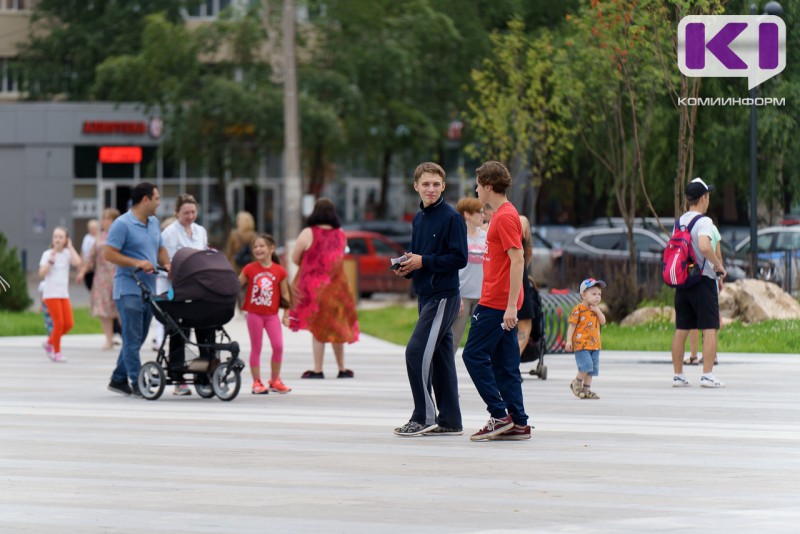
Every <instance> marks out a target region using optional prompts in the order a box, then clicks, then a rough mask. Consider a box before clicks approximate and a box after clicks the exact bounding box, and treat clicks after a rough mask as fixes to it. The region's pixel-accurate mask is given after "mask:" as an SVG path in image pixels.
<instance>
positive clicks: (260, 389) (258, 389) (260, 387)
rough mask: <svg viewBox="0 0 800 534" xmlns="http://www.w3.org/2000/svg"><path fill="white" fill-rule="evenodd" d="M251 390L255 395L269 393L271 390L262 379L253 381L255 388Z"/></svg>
mask: <svg viewBox="0 0 800 534" xmlns="http://www.w3.org/2000/svg"><path fill="white" fill-rule="evenodd" d="M250 391H251V392H252V393H253V395H267V394H268V393H269V390H268V389H267V388H266V386H264V384H262V383H261V380H256V381H255V382H253V389H252V390H250Z"/></svg>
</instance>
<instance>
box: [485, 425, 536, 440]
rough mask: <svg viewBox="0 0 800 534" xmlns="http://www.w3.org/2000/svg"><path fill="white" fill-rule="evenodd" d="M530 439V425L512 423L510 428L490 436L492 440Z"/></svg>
mask: <svg viewBox="0 0 800 534" xmlns="http://www.w3.org/2000/svg"><path fill="white" fill-rule="evenodd" d="M523 439H531V427H530V425H524V426H523V425H514V426H513V427H512V428H511V430H509V431H507V432H503V433H502V434H500V435H499V436H495V437H493V438H492V441H522V440H523Z"/></svg>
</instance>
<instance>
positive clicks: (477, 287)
mask: <svg viewBox="0 0 800 534" xmlns="http://www.w3.org/2000/svg"><path fill="white" fill-rule="evenodd" d="M485 252H486V230H484V229H483V228H478V235H477V236H475V237H470V236H469V235H467V265H466V267H464V268H463V269H461V270H459V271H458V279H459V282H460V283H459V290H460V292H461V298H464V299H479V298H481V286H482V284H483V254H484V253H485Z"/></svg>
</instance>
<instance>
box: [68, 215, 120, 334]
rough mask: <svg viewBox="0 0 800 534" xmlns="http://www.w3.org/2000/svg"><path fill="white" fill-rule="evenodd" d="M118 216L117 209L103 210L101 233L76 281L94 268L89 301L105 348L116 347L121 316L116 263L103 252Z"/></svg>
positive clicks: (79, 280)
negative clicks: (116, 321)
mask: <svg viewBox="0 0 800 534" xmlns="http://www.w3.org/2000/svg"><path fill="white" fill-rule="evenodd" d="M117 217H119V211H118V210H117V209H115V208H107V209H105V210H103V219H102V220H101V221H100V228H101V230H100V234H99V235H98V236H97V239H96V240H95V243H94V246H93V247H92V248H91V250H90V252H89V257H88V259H87V261H86V262H84V264H83V268H82V269H81V270H80V272H79V273H78V276H77V277H76V281H77V282H78V283H80V282H81V280H82V279H83V277H84V276H86V273H87V272H88V271H89V270H92V269H94V281H93V282H92V291H91V293H90V295H89V302H90V303H91V314H92V315H93V316H94V317H97V318H98V319H100V326H101V327H102V328H103V334H104V335H105V336H106V342H105V344H104V345H103V350H111V349H112V348H114V319H116V318H117V317H119V315H117V307H116V306H115V305H114V298H113V293H114V264H113V263H111V262H108V261H106V259H105V255H104V254H103V248H104V247H105V245H106V237H108V229H109V228H111V223H113V222H114V219H116V218H117Z"/></svg>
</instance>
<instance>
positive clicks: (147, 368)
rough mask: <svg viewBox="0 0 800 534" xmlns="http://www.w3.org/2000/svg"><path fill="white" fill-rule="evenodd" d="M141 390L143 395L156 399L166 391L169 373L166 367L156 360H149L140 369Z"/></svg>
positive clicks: (148, 398) (139, 381)
mask: <svg viewBox="0 0 800 534" xmlns="http://www.w3.org/2000/svg"><path fill="white" fill-rule="evenodd" d="M137 382H138V383H139V391H141V392H142V397H144V398H145V399H147V400H156V399H158V398H159V397H160V396H161V394H162V393H164V386H166V383H167V375H166V374H165V373H164V368H163V367H161V366H160V365H158V364H157V363H156V362H147V363H146V364H144V365H143V366H142V368H141V369H140V370H139V379H138V380H137Z"/></svg>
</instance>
